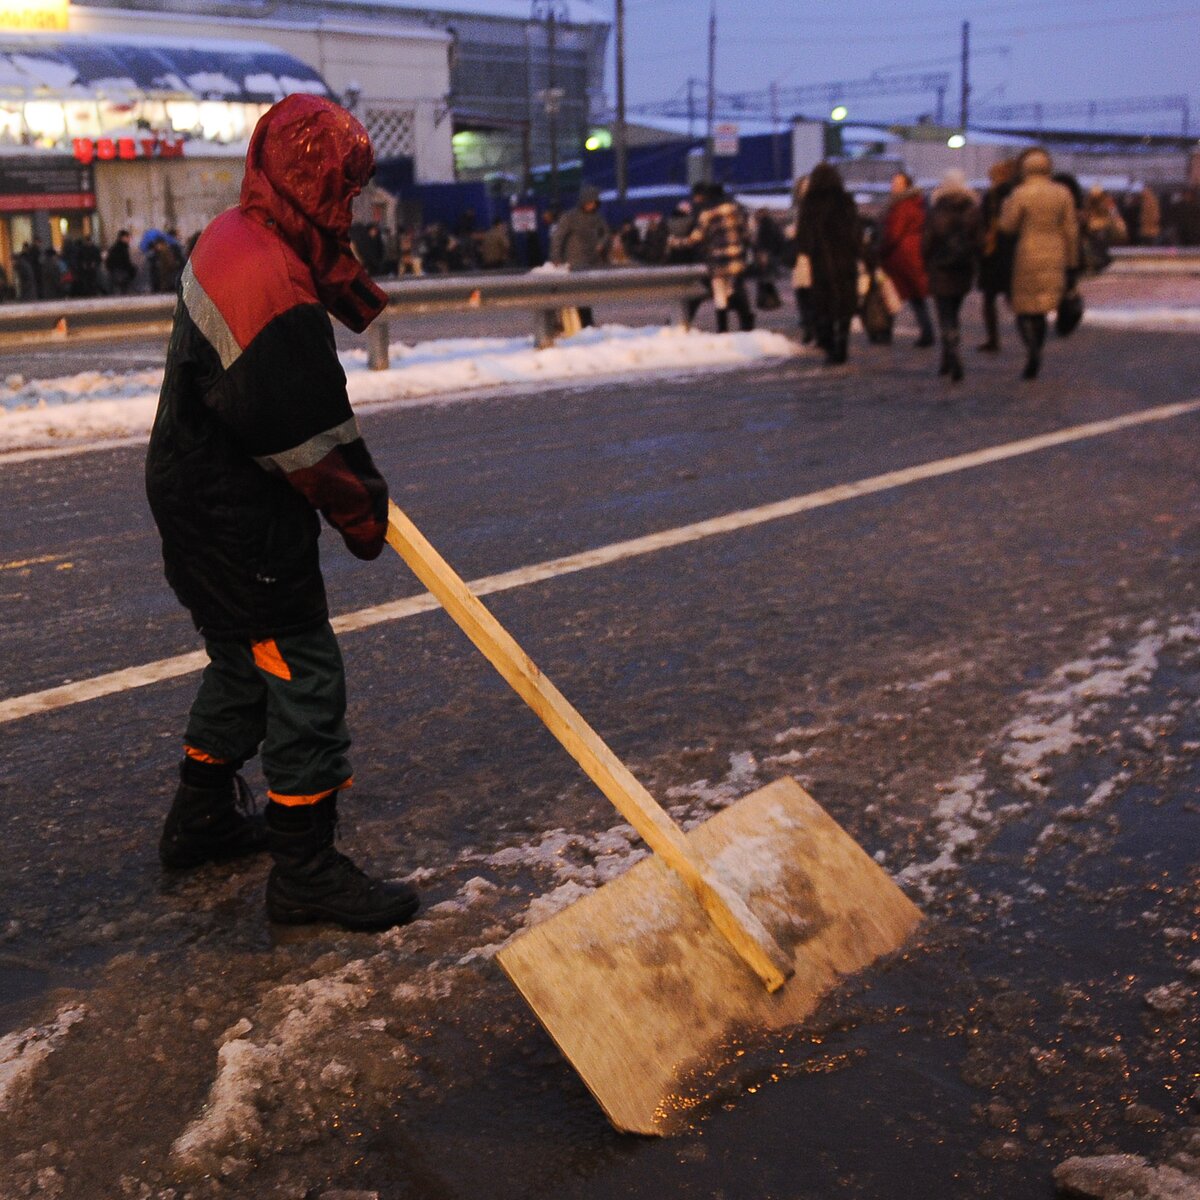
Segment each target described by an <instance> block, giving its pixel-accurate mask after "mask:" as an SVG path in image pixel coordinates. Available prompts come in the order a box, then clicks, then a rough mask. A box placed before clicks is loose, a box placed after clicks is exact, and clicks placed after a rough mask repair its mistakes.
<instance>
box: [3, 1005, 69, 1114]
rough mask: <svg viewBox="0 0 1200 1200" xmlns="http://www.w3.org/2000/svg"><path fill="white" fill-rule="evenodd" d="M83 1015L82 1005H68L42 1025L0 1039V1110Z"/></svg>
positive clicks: (17, 1094) (13, 1099)
mask: <svg viewBox="0 0 1200 1200" xmlns="http://www.w3.org/2000/svg"><path fill="white" fill-rule="evenodd" d="M86 1015H87V1009H86V1008H84V1007H83V1005H81V1004H76V1005H71V1006H69V1007H67V1008H64V1009H61V1010H60V1011H59V1012H58V1013H57V1014H56V1015H55V1017H54V1019H53V1020H51V1021H47V1022H46V1024H45V1025H35V1026H33V1027H32V1028H31V1029H25V1030H22V1031H21V1032H20V1033H10V1034H8V1035H7V1036H6V1037H2V1038H0V1112H3V1111H4V1110H5V1109H6V1108H9V1107H10V1106H11V1105H12V1104H14V1103H15V1102H16V1101H17V1100H18V1099H19V1098H20V1097H21V1096H22V1095H23V1094H24V1091H25V1088H26V1087H27V1086H28V1084H29V1082H30V1079H31V1077H32V1076H33V1073H34V1071H36V1070H37V1068H38V1067H39V1066H41V1064H42V1063H43V1062H45V1061H46V1059H47V1058H49V1057H50V1055H51V1054H53V1053H54V1051H55V1050H56V1049H57V1048H58V1046H59V1045H60V1044H61V1042H62V1040H63V1039H64V1038H65V1037H66V1036H67V1033H68V1031H69V1030H70V1028H71V1026H72V1025H75V1024H78V1022H80V1021H82V1020H83V1018H84V1017H85V1016H86Z"/></svg>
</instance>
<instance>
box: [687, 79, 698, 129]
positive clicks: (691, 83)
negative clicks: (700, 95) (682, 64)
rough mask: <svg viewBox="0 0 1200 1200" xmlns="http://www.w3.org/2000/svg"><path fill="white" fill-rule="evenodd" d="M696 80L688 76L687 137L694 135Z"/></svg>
mask: <svg viewBox="0 0 1200 1200" xmlns="http://www.w3.org/2000/svg"><path fill="white" fill-rule="evenodd" d="M696 82H697V81H696V80H695V79H693V78H692V77H691V76H688V99H687V121H688V137H689V138H694V137H695V136H696Z"/></svg>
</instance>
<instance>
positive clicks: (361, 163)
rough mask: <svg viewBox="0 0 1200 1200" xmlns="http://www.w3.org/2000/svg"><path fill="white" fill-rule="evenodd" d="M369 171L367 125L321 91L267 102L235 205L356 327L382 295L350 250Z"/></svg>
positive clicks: (376, 308)
mask: <svg viewBox="0 0 1200 1200" xmlns="http://www.w3.org/2000/svg"><path fill="white" fill-rule="evenodd" d="M374 170H375V156H374V154H373V153H372V151H371V139H370V138H369V137H368V136H367V131H366V130H365V129H364V128H363V127H362V125H361V124H359V122H358V121H357V120H355V119H354V117H352V116H351V115H350V114H349V113H348V112H347V111H346V110H345V109H344V108H339V107H338V105H336V104H334V103H333V102H332V101H330V100H326V99H324V98H323V97H321V96H305V95H295V96H288V97H287V98H286V99H284V100H280V101H279V103H278V104H276V105H273V106H272V107H271V108H269V109H268V110H267V111H266V112H265V113H264V114H263V115H262V117H261V118H260V120H259V122H258V125H257V126H256V127H255V130H254V136H253V137H252V138H251V139H250V149H249V152H248V153H247V154H246V175H245V178H244V179H243V180H242V195H241V200H240V206H241V209H242V211H243V212H244V213H245V214H246V215H247V216H249V217H253V218H254V219H255V220H256V221H259V222H261V223H262V224H263V225H266V226H267V227H268V228H269V229H273V230H274V231H275V232H276V233H277V234H278V235H279V236H280V237H281V238H282V239H283V240H284V241H285V242H287V244H288V245H289V246H290V247H291V248H292V249H293V250H294V251H295V252H296V253H297V254H298V255H299V256H300V257H301V259H303V261H304V262H305V263H307V264H308V266H309V267H310V268H311V270H312V273H313V282H314V283H315V285H316V289H317V295H318V296H319V297H320V299H321V303H322V304H324V305H325V307H326V308H327V309H328V310H329V312H330V313H332V315H333V316H335V317H337V319H338V320H339V321H341V322H342V324H344V325H347V326H349V328H351V329H353V330H354V331H355V332H356V333H361V332H362V331H363V330H364V329H366V327H367V326H368V325H369V324H370V323H371V322H372V321H373V320H374V319H375V318H376V317H377V316H378V315H379V314H380V313H381V312H382V311H383V308H384V306H385V305H386V304H387V296H386V295H385V294H384V293H383V292H382V291H381V290H380V289H379V288H378V287H376V285H375V284H374V283H372V282H371V277H370V276H369V275H368V274H367V272H366V270H365V269H364V268H363V266H362V264H361V263H360V262H359V261H358V259H356V258H355V257H354V253H353V251H352V250H351V249H350V222H351V214H350V206H351V202H352V201H353V200H354V197H355V196H357V195H358V194H359V192H361V191H362V189H363V187H364V186H365V185H366V183H367V180H369V179H370V178H371V175H372V174H373V172H374Z"/></svg>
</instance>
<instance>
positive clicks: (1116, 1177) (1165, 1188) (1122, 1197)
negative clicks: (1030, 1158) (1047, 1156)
mask: <svg viewBox="0 0 1200 1200" xmlns="http://www.w3.org/2000/svg"><path fill="white" fill-rule="evenodd" d="M1054 1182H1055V1183H1056V1184H1057V1185H1058V1189H1059V1192H1060V1193H1061V1194H1062V1195H1064V1196H1074V1197H1080V1198H1081V1200H1200V1180H1197V1178H1196V1176H1194V1175H1185V1174H1184V1173H1183V1172H1182V1171H1178V1170H1176V1169H1175V1168H1174V1167H1166V1166H1164V1167H1152V1166H1150V1164H1149V1163H1148V1162H1147V1161H1146V1160H1145V1159H1144V1158H1141V1157H1139V1156H1138V1155H1136V1154H1103V1155H1099V1156H1097V1157H1094V1158H1068V1159H1067V1160H1066V1162H1063V1163H1060V1164H1059V1165H1058V1166H1057V1167H1055V1168H1054Z"/></svg>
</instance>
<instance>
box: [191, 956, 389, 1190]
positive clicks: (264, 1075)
mask: <svg viewBox="0 0 1200 1200" xmlns="http://www.w3.org/2000/svg"><path fill="white" fill-rule="evenodd" d="M361 975H362V973H361V969H360V965H359V964H357V963H351V964H349V965H348V966H346V967H344V968H342V969H341V970H340V971H337V972H335V973H334V974H332V975H329V976H326V977H324V978H320V979H310V980H308V981H307V982H305V983H302V984H285V985H283V986H282V987H278V988H275V989H273V990H272V991H271V992H270V993H268V995H267V997H266V998H265V1000H264V1002H263V1006H262V1008H263V1012H264V1014H265V1020H263V1023H264V1024H266V1025H267V1030H266V1032H265V1033H264V1034H262V1035H260V1036H259V1037H258V1039H257V1040H255V1039H253V1038H251V1037H250V1035H251V1034H252V1033H253V1032H254V1030H255V1028H256V1026H255V1025H253V1024H252V1023H251V1022H250V1021H248V1020H246V1019H245V1018H242V1020H240V1021H238V1022H237V1024H235V1025H233V1026H231V1027H230V1028H229V1029H228V1030H226V1032H225V1033H224V1034H223V1035H222V1037H221V1038H220V1039H219V1041H220V1042H221V1043H222V1044H221V1046H220V1049H219V1050H218V1052H217V1074H216V1078H215V1079H214V1080H213V1084H212V1087H211V1088H210V1089H209V1094H208V1102H207V1103H206V1104H205V1106H204V1110H203V1112H201V1114H200V1115H199V1116H198V1117H197V1118H196V1119H195V1120H194V1121H192V1122H191V1124H190V1125H188V1127H187V1128H186V1129H185V1130H184V1131H183V1132H182V1133H181V1134H180V1135H179V1137H177V1138H176V1139H175V1142H174V1145H173V1146H172V1147H171V1151H172V1154H173V1155H174V1156H175V1158H176V1159H177V1160H178V1161H179V1163H180V1164H181V1165H183V1166H185V1167H190V1168H194V1169H199V1170H214V1169H216V1168H217V1166H218V1165H219V1164H220V1162H221V1160H222V1159H223V1158H224V1157H225V1156H226V1155H229V1154H235V1153H236V1152H237V1151H238V1150H239V1149H242V1148H244V1147H245V1145H246V1144H247V1143H249V1144H251V1145H252V1144H254V1143H256V1142H258V1141H259V1140H260V1139H261V1138H262V1136H263V1114H264V1112H269V1111H271V1110H273V1109H275V1108H276V1107H278V1104H279V1095H278V1093H279V1092H280V1090H281V1089H282V1090H286V1091H288V1092H289V1094H292V1093H294V1092H295V1090H297V1081H296V1080H295V1079H294V1078H293V1076H294V1075H295V1073H296V1063H297V1061H299V1060H300V1059H301V1058H302V1057H307V1056H311V1055H312V1054H313V1053H314V1050H315V1045H314V1043H315V1042H316V1041H317V1038H318V1036H319V1035H320V1034H321V1033H322V1032H323V1031H324V1030H327V1029H329V1028H330V1027H335V1026H340V1025H343V1024H344V1023H346V1021H347V1016H346V1014H347V1013H348V1012H352V1011H354V1010H356V1009H359V1008H362V1007H363V1005H364V1004H365V1003H366V1001H367V998H368V995H369V993H368V992H367V990H366V989H364V987H363V982H364V981H363V979H362V977H361ZM272 1013H279V1014H280V1015H279V1016H278V1018H277V1019H276V1020H275V1021H273V1022H272V1021H271V1019H270V1015H271V1014H272ZM332 1065H334V1064H332V1063H327V1064H326V1066H327V1067H329V1066H332ZM341 1082H342V1081H341V1078H340V1073H339V1072H338V1071H337V1070H336V1069H334V1070H332V1071H329V1070H325V1071H323V1072H322V1073H321V1074H320V1076H319V1083H320V1085H321V1087H322V1088H323V1089H325V1090H336V1089H337V1088H338V1086H339V1085H340V1083H341ZM300 1086H301V1090H302V1089H303V1086H304V1085H303V1081H301V1084H300ZM289 1102H290V1103H293V1104H294V1103H296V1101H295V1100H294V1099H292V1100H290V1101H289ZM314 1115H315V1110H314Z"/></svg>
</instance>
